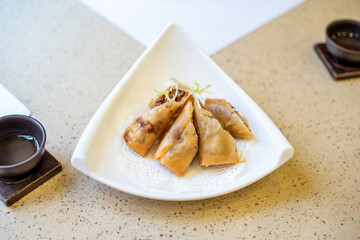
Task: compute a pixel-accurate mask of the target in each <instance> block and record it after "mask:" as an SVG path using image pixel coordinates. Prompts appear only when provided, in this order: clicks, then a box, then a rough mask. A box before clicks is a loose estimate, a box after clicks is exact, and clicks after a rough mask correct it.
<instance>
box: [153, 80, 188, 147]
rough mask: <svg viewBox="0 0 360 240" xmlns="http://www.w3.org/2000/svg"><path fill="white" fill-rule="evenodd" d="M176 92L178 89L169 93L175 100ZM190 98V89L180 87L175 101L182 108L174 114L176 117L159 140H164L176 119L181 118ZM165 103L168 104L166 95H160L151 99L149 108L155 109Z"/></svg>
mask: <svg viewBox="0 0 360 240" xmlns="http://www.w3.org/2000/svg"><path fill="white" fill-rule="evenodd" d="M168 90H170V87H168ZM175 92H176V89H173V90H171V91H170V92H169V97H170V98H173V97H174V94H175ZM190 96H191V92H190V90H189V89H187V88H184V87H182V86H179V87H178V94H177V96H176V98H175V101H176V102H178V103H179V104H180V107H179V108H178V109H177V111H176V112H175V113H174V115H173V116H172V118H171V119H170V121H169V124H168V125H167V127H166V128H165V130H164V131H163V134H161V135H160V137H159V140H161V139H163V138H164V135H165V133H167V132H168V131H169V129H170V127H171V126H172V125H173V123H174V122H175V120H176V118H177V117H178V116H179V114H180V112H181V110H182V108H183V106H184V104H185V102H186V101H187V100H188V99H189V97H190ZM164 103H166V99H165V95H164V94H158V95H157V96H155V97H154V98H153V99H151V101H150V103H149V106H150V107H151V108H154V107H157V106H160V105H161V104H164Z"/></svg>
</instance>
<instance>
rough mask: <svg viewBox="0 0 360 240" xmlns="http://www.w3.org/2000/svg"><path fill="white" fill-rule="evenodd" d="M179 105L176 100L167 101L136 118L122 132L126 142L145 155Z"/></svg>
mask: <svg viewBox="0 0 360 240" xmlns="http://www.w3.org/2000/svg"><path fill="white" fill-rule="evenodd" d="M179 106H180V104H179V103H178V102H175V101H172V102H167V103H165V104H162V105H160V106H158V107H156V108H154V109H151V110H149V111H147V112H146V113H144V114H142V115H141V116H140V117H138V118H136V119H135V120H134V121H133V122H132V123H131V124H130V126H129V127H128V128H127V129H126V130H125V132H124V135H123V137H124V140H125V142H126V144H127V145H128V146H129V147H130V148H131V149H133V150H134V151H135V152H137V153H138V154H140V155H141V156H143V157H145V156H146V154H148V152H149V151H150V150H151V148H152V146H153V145H154V143H155V141H156V140H157V139H158V138H159V136H160V135H161V133H162V132H163V131H164V129H165V128H166V127H167V125H168V123H169V121H170V119H171V117H172V115H173V114H174V113H175V111H176V110H177V109H178V108H179Z"/></svg>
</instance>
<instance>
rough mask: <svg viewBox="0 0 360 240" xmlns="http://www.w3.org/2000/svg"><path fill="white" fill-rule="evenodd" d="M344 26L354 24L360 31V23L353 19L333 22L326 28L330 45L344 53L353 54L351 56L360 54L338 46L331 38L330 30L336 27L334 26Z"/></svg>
mask: <svg viewBox="0 0 360 240" xmlns="http://www.w3.org/2000/svg"><path fill="white" fill-rule="evenodd" d="M343 24H354V25H357V26H358V27H359V29H360V22H359V21H356V20H352V19H342V20H336V21H333V22H331V23H330V24H329V25H328V26H327V28H326V39H327V41H328V42H329V43H331V44H332V45H334V46H335V47H336V48H339V49H341V50H342V51H344V52H348V53H351V54H360V51H357V50H352V49H348V48H345V47H343V46H341V45H339V44H337V43H336V42H334V41H333V40H332V38H331V36H330V30H331V29H332V28H333V27H334V26H339V25H343Z"/></svg>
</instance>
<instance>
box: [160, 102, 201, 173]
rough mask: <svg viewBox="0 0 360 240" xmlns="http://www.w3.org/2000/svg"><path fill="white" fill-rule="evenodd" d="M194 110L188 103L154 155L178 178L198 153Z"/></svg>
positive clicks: (190, 103)
mask: <svg viewBox="0 0 360 240" xmlns="http://www.w3.org/2000/svg"><path fill="white" fill-rule="evenodd" d="M193 110H194V108H193V105H192V102H191V101H187V102H186V104H185V106H184V108H183V110H182V111H181V113H180V115H179V116H178V117H177V118H176V120H175V122H174V124H173V125H172V126H171V128H170V129H169V131H168V132H167V133H166V135H165V137H164V138H163V140H162V141H161V143H160V146H159V148H158V149H157V151H156V152H155V154H154V159H156V160H159V161H160V162H161V163H162V164H163V165H165V166H167V167H168V168H170V169H171V170H172V171H173V172H175V173H176V174H177V175H178V176H183V175H184V173H185V171H186V169H187V168H188V167H189V165H190V163H191V161H192V160H193V159H194V157H195V155H196V153H197V151H198V136H197V134H196V130H195V127H194V123H193Z"/></svg>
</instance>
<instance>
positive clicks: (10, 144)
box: [0, 134, 39, 166]
mask: <svg viewBox="0 0 360 240" xmlns="http://www.w3.org/2000/svg"><path fill="white" fill-rule="evenodd" d="M38 149H39V143H38V141H37V140H36V138H34V137H33V136H31V135H21V134H13V135H8V136H5V137H3V138H1V139H0V165H3V166H4V165H13V164H17V163H20V162H23V161H24V160H26V159H28V158H30V157H31V156H32V155H34V154H35V153H36V151H37V150H38Z"/></svg>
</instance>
